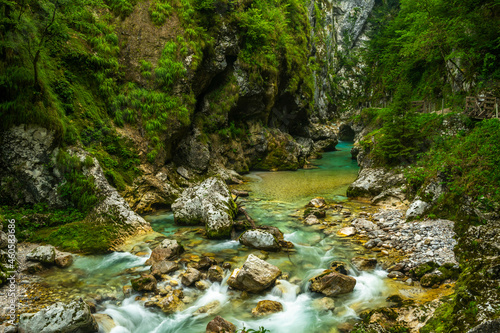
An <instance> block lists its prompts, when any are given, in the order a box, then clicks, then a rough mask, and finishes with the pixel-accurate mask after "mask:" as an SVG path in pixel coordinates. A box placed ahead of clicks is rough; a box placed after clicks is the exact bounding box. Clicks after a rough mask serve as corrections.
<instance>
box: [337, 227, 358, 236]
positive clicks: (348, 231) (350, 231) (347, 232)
mask: <svg viewBox="0 0 500 333" xmlns="http://www.w3.org/2000/svg"><path fill="white" fill-rule="evenodd" d="M337 234H338V235H339V236H344V237H350V236H354V235H356V229H355V228H353V227H345V228H342V229H340V230H339V231H337Z"/></svg>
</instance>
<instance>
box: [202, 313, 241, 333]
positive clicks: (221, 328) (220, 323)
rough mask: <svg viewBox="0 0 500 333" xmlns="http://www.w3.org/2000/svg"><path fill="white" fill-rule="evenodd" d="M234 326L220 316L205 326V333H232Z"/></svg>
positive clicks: (234, 329) (234, 330)
mask: <svg viewBox="0 0 500 333" xmlns="http://www.w3.org/2000/svg"><path fill="white" fill-rule="evenodd" d="M234 332H236V326H234V324H233V323H231V322H229V321H227V320H225V319H224V318H222V317H221V316H217V317H215V318H214V319H213V320H212V321H210V322H209V323H208V325H207V329H206V331H205V333H234Z"/></svg>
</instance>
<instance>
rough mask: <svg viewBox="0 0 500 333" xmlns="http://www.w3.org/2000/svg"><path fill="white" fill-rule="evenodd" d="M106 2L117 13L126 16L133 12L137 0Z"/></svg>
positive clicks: (111, 0) (112, 0)
mask: <svg viewBox="0 0 500 333" xmlns="http://www.w3.org/2000/svg"><path fill="white" fill-rule="evenodd" d="M106 3H107V4H108V5H109V7H110V8H111V9H112V10H113V12H114V13H115V14H116V15H118V16H121V17H122V18H125V17H127V16H129V15H130V14H131V13H132V11H133V10H134V6H135V4H136V3H137V0H106Z"/></svg>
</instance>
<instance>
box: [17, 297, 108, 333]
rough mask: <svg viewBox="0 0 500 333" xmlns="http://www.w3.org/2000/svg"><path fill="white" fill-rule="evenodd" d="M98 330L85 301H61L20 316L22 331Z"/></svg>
mask: <svg viewBox="0 0 500 333" xmlns="http://www.w3.org/2000/svg"><path fill="white" fill-rule="evenodd" d="M98 330H99V327H98V325H97V322H96V320H95V318H94V317H93V316H92V314H91V313H90V308H89V306H88V305H87V304H86V303H85V302H83V301H73V302H71V303H67V304H64V303H61V302H59V303H55V304H52V305H49V306H48V307H46V308H45V309H42V310H40V311H38V312H37V313H23V314H22V315H21V316H20V317H19V332H20V333H54V332H58V333H91V332H97V331H98Z"/></svg>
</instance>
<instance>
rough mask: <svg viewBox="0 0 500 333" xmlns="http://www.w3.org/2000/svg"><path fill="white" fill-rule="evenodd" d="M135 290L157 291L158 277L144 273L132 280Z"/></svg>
mask: <svg viewBox="0 0 500 333" xmlns="http://www.w3.org/2000/svg"><path fill="white" fill-rule="evenodd" d="M130 283H131V284H132V288H133V289H134V290H135V291H155V290H156V279H155V277H154V276H153V275H144V276H141V277H138V278H137V279H133V280H131V281H130Z"/></svg>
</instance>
